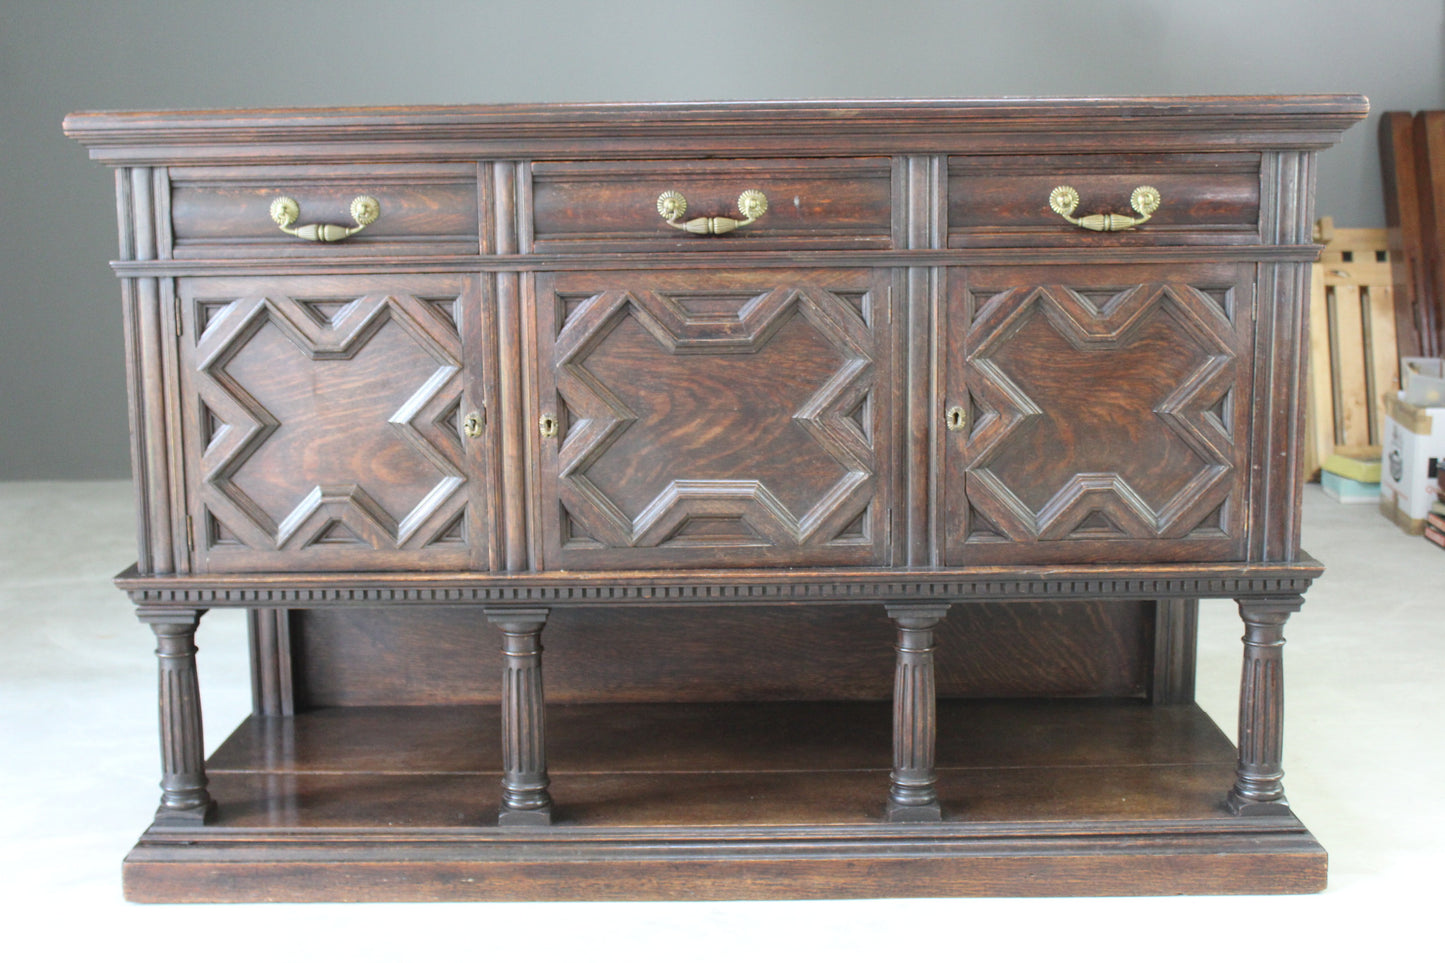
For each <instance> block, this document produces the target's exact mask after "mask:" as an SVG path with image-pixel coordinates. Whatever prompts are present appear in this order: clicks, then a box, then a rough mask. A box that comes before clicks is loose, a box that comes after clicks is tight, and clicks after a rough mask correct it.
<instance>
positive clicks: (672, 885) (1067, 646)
mask: <svg viewBox="0 0 1445 963" xmlns="http://www.w3.org/2000/svg"><path fill="white" fill-rule="evenodd" d="M1366 109H1367V105H1366V102H1365V101H1364V99H1363V98H1360V97H1355V96H1300V97H1258V98H1242V97H1231V98H1164V99H1147V98H1136V99H1109V100H1103V99H1100V100H1089V99H1075V100H995V101H896V102H803V103H749V104H676V105H632V104H618V105H556V106H483V107H428V108H372V109H328V110H321V109H317V110H276V111H270V110H267V111H226V112H169V113H143V112H126V113H81V114H75V115H72V116H71V117H69V118H67V120H66V131H67V133H68V134H69V135H70V136H71V137H74V138H75V139H77V140H78V141H80V142H81V143H83V144H84V145H85V146H86V147H88V148H89V150H90V152H91V155H92V156H93V157H94V158H95V159H97V160H98V161H101V162H103V163H104V164H106V165H109V166H111V167H113V168H114V169H115V178H116V186H117V192H118V204H119V208H118V209H119V222H120V257H119V260H117V261H116V262H115V264H114V267H115V270H116V272H117V274H118V275H119V277H120V279H121V286H122V292H123V305H124V321H125V352H126V364H127V371H128V375H129V386H130V419H131V421H130V424H131V435H132V445H133V448H132V453H133V458H134V470H135V477H136V491H137V499H138V520H139V522H138V535H139V559H138V561H137V563H136V564H135V566H134V567H132V568H131V569H129V570H128V571H126V572H125V573H123V574H122V575H121V576H120V577H119V578H118V579H117V582H118V584H119V586H120V587H121V588H122V589H123V590H124V591H126V592H127V593H129V595H130V597H131V599H132V600H133V601H134V603H135V605H136V610H137V613H138V615H139V617H140V619H141V620H142V621H143V622H145V623H147V624H148V625H149V626H150V627H151V628H152V629H153V630H154V634H155V637H156V639H157V643H158V648H157V655H158V657H159V664H160V733H161V755H162V781H161V787H162V794H161V800H160V807H159V809H158V811H157V813H156V815H155V819H154V822H153V823H152V825H151V826H150V828H149V829H147V830H146V831H145V833H144V835H143V836H142V837H141V839H140V841H139V843H138V844H137V845H136V847H135V849H134V850H133V851H132V853H131V854H130V856H129V857H128V859H127V860H126V864H125V885H126V892H127V895H128V896H129V897H130V898H132V899H137V900H160V901H169V900H174V901H188V900H272V899H293V900H305V899H329V900H335V899H383V900H393V899H523V900H531V899H586V898H664V899H675V898H768V897H818V896H908V895H967V894H999V895H1003V894H1030V895H1041V894H1055V893H1058V894H1065V893H1096V894H1111V893H1141V894H1143V893H1175V892H1261V893H1269V892H1302V891H1310V890H1317V889H1319V888H1321V887H1323V885H1324V882H1325V867H1326V859H1325V853H1324V851H1323V850H1322V849H1321V848H1320V846H1319V845H1318V843H1317V842H1316V841H1315V840H1314V839H1313V837H1312V836H1311V835H1310V834H1309V832H1308V831H1307V830H1306V829H1305V828H1304V826H1303V825H1301V824H1300V822H1299V821H1298V820H1297V819H1296V818H1295V817H1294V816H1293V815H1292V813H1291V811H1290V808H1289V805H1288V803H1287V802H1286V800H1285V797H1284V793H1283V788H1282V783H1281V777H1282V769H1281V756H1282V747H1281V737H1282V729H1283V717H1282V698H1283V688H1282V677H1281V661H1280V654H1281V646H1282V643H1283V640H1284V625H1285V622H1286V619H1287V618H1288V616H1289V615H1290V614H1291V613H1292V612H1294V611H1296V610H1297V609H1298V608H1299V607H1300V606H1301V604H1302V603H1303V593H1304V592H1305V590H1306V589H1307V588H1308V586H1309V585H1310V583H1311V581H1312V580H1313V579H1314V578H1315V577H1317V576H1318V575H1319V573H1320V568H1319V566H1318V565H1317V564H1316V563H1315V562H1314V560H1312V559H1311V558H1310V557H1309V556H1308V555H1306V554H1304V553H1303V552H1301V550H1300V545H1299V505H1298V503H1299V492H1300V487H1301V484H1302V478H1301V465H1300V459H1299V450H1300V441H1301V433H1302V424H1301V422H1302V405H1301V401H1302V394H1303V385H1304V381H1303V378H1302V373H1303V365H1304V361H1305V353H1304V351H1303V350H1302V340H1301V338H1302V319H1303V318H1304V316H1305V313H1306V312H1305V309H1306V304H1305V300H1306V297H1307V292H1308V280H1309V264H1310V262H1311V261H1312V260H1313V259H1314V258H1315V255H1316V251H1317V249H1316V248H1315V247H1314V246H1313V245H1312V244H1311V240H1310V228H1311V222H1312V218H1313V214H1312V190H1313V177H1314V165H1315V158H1316V156H1317V153H1318V152H1319V151H1320V150H1321V149H1323V148H1325V147H1327V146H1328V145H1330V144H1331V143H1334V142H1335V141H1336V140H1337V139H1338V138H1339V136H1340V134H1341V132H1342V131H1343V130H1345V129H1346V128H1348V127H1349V126H1350V125H1351V124H1353V123H1355V122H1357V121H1358V120H1360V119H1361V118H1362V117H1363V116H1364V114H1365V112H1366ZM1201 598H1230V599H1235V600H1237V602H1238V606H1239V611H1240V613H1241V616H1242V619H1243V625H1244V644H1243V674H1242V683H1241V689H1240V709H1239V720H1238V731H1237V748H1236V747H1235V745H1233V744H1231V742H1230V740H1229V738H1228V737H1227V736H1225V735H1224V734H1223V733H1222V732H1221V731H1220V730H1219V729H1218V728H1217V727H1216V726H1215V724H1214V723H1213V722H1212V721H1211V720H1210V719H1209V718H1208V717H1207V716H1206V715H1205V714H1204V713H1203V712H1202V711H1201V710H1200V709H1199V708H1198V707H1197V706H1196V705H1195V704H1194V699H1193V672H1194V658H1193V656H1194V651H1193V644H1194V637H1193V632H1194V628H1193V626H1194V622H1193V618H1194V612H1195V608H1194V607H1195V605H1196V604H1197V600H1199V599H1201ZM216 607H239V608H244V609H247V610H248V611H249V613H250V614H249V625H250V645H251V656H252V676H253V689H254V704H255V711H254V713H253V714H252V716H251V717H250V718H249V719H247V720H245V721H244V722H243V723H242V724H241V725H240V727H239V728H238V729H237V730H236V731H235V732H234V734H232V735H231V736H230V737H229V738H228V739H227V740H226V741H225V743H224V744H223V745H222V746H221V747H220V748H219V749H218V750H217V751H216V752H215V753H214V754H213V755H212V756H211V757H210V758H209V759H205V758H204V753H203V740H202V713H201V706H200V699H199V690H198V687H197V675H196V672H197V661H196V654H197V653H196V646H195V632H196V628H197V625H198V622H199V620H200V618H201V616H202V615H203V613H204V612H205V611H206V610H208V609H211V608H216ZM544 643H545V646H546V650H547V655H546V687H545V696H544V686H543V646H544Z"/></svg>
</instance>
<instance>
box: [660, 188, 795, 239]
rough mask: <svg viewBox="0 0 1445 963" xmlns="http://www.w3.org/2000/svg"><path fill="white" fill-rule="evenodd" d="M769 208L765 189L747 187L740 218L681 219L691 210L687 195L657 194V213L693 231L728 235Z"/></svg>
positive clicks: (674, 193)
mask: <svg viewBox="0 0 1445 963" xmlns="http://www.w3.org/2000/svg"><path fill="white" fill-rule="evenodd" d="M767 210H768V198H767V195H766V194H764V193H763V192H762V191H755V190H746V191H743V192H742V193H741V194H739V195H738V213H739V214H741V215H742V219H741V220H739V219H737V218H735V217H694V218H693V219H692V220H690V221H682V220H679V219H680V218H681V217H682V215H684V214H686V213H687V198H685V197H683V196H682V194H680V193H678V192H677V191H663V192H662V193H661V194H659V195H658V196H657V213H659V214H661V215H662V219H663V220H664V221H666V222H667V223H668V224H670V225H671V226H673V227H675V228H677V229H678V230H679V231H687V232H688V233H690V234H728V233H730V232H732V231H736V230H737V229H738V228H740V227H747V226H748V225H749V224H751V223H753V221H756V220H757V219H758V218H760V217H762V216H763V215H764V214H765V213H767Z"/></svg>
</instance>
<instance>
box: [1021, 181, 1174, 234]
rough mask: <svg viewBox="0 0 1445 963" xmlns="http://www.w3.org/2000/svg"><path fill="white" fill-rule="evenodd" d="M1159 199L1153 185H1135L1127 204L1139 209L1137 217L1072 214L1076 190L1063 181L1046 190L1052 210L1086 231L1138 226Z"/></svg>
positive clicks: (1075, 200)
mask: <svg viewBox="0 0 1445 963" xmlns="http://www.w3.org/2000/svg"><path fill="white" fill-rule="evenodd" d="M1159 203H1160V197H1159V192H1158V191H1157V190H1155V189H1154V188H1152V187H1136V188H1134V193H1133V194H1130V195H1129V206H1130V207H1132V208H1133V209H1134V210H1136V211H1138V212H1139V215H1140V216H1139V217H1130V216H1129V215H1127V214H1085V215H1084V216H1083V217H1074V216H1073V215H1074V209H1075V208H1077V207H1078V206H1079V192H1078V191H1076V190H1074V189H1073V188H1072V187H1068V186H1064V185H1060V186H1059V187H1056V188H1054V189H1053V190H1052V191H1050V192H1049V207H1051V208H1053V210H1054V213H1055V214H1057V215H1059V216H1060V217H1062V218H1063V219H1064V220H1066V221H1068V222H1069V223H1070V224H1077V225H1078V226H1079V227H1082V228H1084V229H1085V230H1088V231H1127V230H1129V229H1130V228H1133V227H1138V226H1139V225H1140V224H1143V223H1144V222H1145V221H1147V220H1149V218H1150V217H1152V216H1153V215H1154V212H1155V211H1157V210H1159Z"/></svg>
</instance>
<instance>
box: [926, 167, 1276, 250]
mask: <svg viewBox="0 0 1445 963" xmlns="http://www.w3.org/2000/svg"><path fill="white" fill-rule="evenodd" d="M1145 185H1147V186H1149V187H1153V188H1155V189H1156V190H1158V192H1159V195H1160V198H1161V202H1160V204H1159V208H1158V210H1157V211H1155V212H1154V213H1153V215H1152V216H1151V217H1150V218H1149V220H1148V221H1147V222H1146V223H1144V224H1141V225H1139V226H1137V227H1135V228H1133V229H1131V230H1125V231H1119V232H1096V231H1091V230H1086V229H1084V228H1081V227H1078V226H1075V225H1073V224H1070V223H1069V222H1068V221H1066V220H1065V219H1064V218H1063V217H1061V216H1060V215H1058V214H1057V213H1055V212H1054V211H1053V210H1052V209H1050V207H1049V195H1050V193H1051V192H1052V191H1053V190H1054V188H1056V187H1060V186H1068V187H1072V188H1074V189H1075V190H1076V191H1077V192H1078V195H1079V203H1078V207H1077V209H1076V210H1075V211H1074V216H1075V217H1079V218H1082V217H1084V216H1085V215H1089V214H1120V215H1125V216H1129V217H1137V216H1138V213H1137V212H1136V211H1134V210H1133V209H1131V207H1130V196H1131V195H1132V194H1133V192H1134V190H1135V188H1137V187H1140V186H1145ZM1259 210H1260V157H1259V155H1258V154H1254V153H1229V154H1093V155H1080V156H1068V155H1062V156H1055V155H1049V154H1044V155H1038V156H1033V157H951V158H949V180H948V246H949V247H953V248H972V247H992V246H1000V245H1002V246H1007V247H1022V246H1036V245H1037V246H1047V247H1053V246H1060V245H1062V246H1073V245H1084V246H1087V245H1099V244H1105V245H1115V246H1132V245H1150V244H1161V243H1162V244H1180V243H1192V244H1210V243H1219V244H1247V243H1256V244H1257V243H1259V240H1260V229H1259Z"/></svg>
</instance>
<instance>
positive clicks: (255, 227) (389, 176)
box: [171, 164, 481, 258]
mask: <svg viewBox="0 0 1445 963" xmlns="http://www.w3.org/2000/svg"><path fill="white" fill-rule="evenodd" d="M477 191H478V186H477V167H476V165H475V164H395V165H385V164H383V165H375V164H368V165H367V166H366V167H365V168H356V167H351V166H348V165H339V164H338V165H326V166H316V165H308V166H301V165H286V166H275V167H184V168H175V169H173V170H172V171H171V232H172V243H173V249H174V252H175V256H176V257H197V258H209V257H220V258H230V257H296V256H308V257H315V256H334V257H348V256H364V255H373V256H375V255H392V254H417V255H437V254H477V253H479V252H480V251H481V248H480V247H479V241H478V238H479V236H480V232H479V230H478V216H477V215H478V210H479V205H478V199H477ZM363 195H364V196H369V197H373V198H375V199H376V201H377V207H378V215H377V217H376V220H375V221H373V222H372V223H370V224H368V225H367V226H366V227H365V229H364V230H362V231H360V232H358V233H356V234H354V235H352V236H350V237H347V238H345V239H344V240H341V241H336V242H332V243H322V242H316V241H309V240H304V239H302V238H298V237H292V236H289V235H287V234H285V233H283V232H282V231H281V229H280V228H279V227H278V226H277V225H276V223H275V222H274V221H273V220H272V219H271V205H272V202H274V201H275V200H276V198H278V197H282V196H285V197H290V198H292V199H293V200H294V201H296V205H297V208H298V210H299V216H298V217H297V219H296V221H295V223H294V225H293V228H295V227H301V226H303V225H308V224H333V225H338V226H343V227H354V226H355V225H356V222H355V221H353V220H352V217H351V214H350V208H351V205H352V201H353V200H354V199H355V198H357V197H359V196H363Z"/></svg>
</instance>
